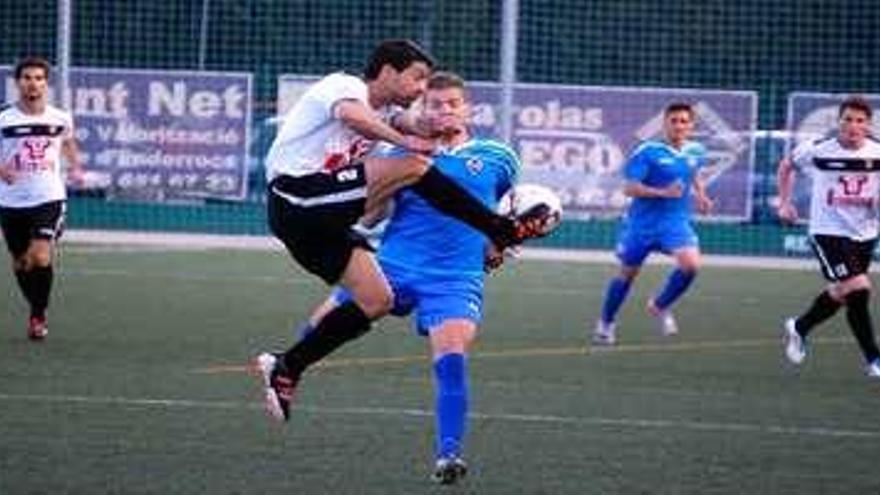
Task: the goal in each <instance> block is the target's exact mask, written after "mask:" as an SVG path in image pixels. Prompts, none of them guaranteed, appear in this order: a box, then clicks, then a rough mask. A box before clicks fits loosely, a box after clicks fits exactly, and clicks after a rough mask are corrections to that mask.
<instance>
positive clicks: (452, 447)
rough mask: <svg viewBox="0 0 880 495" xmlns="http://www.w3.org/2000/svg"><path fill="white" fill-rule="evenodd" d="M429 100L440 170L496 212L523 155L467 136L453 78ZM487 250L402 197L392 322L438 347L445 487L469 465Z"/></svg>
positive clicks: (480, 240) (385, 258) (460, 93)
mask: <svg viewBox="0 0 880 495" xmlns="http://www.w3.org/2000/svg"><path fill="white" fill-rule="evenodd" d="M424 98H425V101H424V107H423V112H424V115H425V117H426V118H427V121H428V122H430V123H431V125H432V126H434V127H435V128H436V129H438V131H440V135H441V139H440V141H441V149H444V150H445V151H443V152H442V153H441V154H439V155H437V156H435V157H434V160H433V165H434V166H435V167H437V168H438V169H439V170H440V171H442V172H443V173H444V174H445V175H447V176H449V177H450V178H452V179H453V180H455V181H456V182H457V183H458V184H460V185H461V186H462V187H463V188H464V189H465V190H467V191H468V192H469V193H470V194H471V195H473V196H474V197H475V198H478V199H479V200H480V201H482V202H483V203H484V204H485V205H486V206H488V207H492V208H494V207H495V206H496V205H497V201H498V199H499V198H500V197H501V196H502V195H503V194H504V193H505V192H506V191H507V190H508V189H510V187H511V186H512V185H513V182H514V181H515V179H516V177H517V174H518V170H519V159H518V158H517V156H516V154H515V153H514V152H513V151H512V150H511V149H510V148H508V147H507V146H505V145H503V144H501V143H499V142H497V141H492V140H485V139H474V138H472V137H471V136H470V135H469V133H468V130H467V125H466V124H467V117H468V115H469V109H470V106H469V104H468V100H467V95H466V91H465V87H464V82H463V81H462V80H461V78H459V77H458V76H456V75H455V74H452V73H448V72H438V73H436V74H434V75H433V76H432V77H431V78H430V80H429V82H428V86H427V91H426V93H425V97H424ZM487 249H489V250H490V251H489V252H490V253H492V250H493V249H494V248H492V247H491V244H490V243H488V242H487V239H486V237H485V236H484V235H483V234H481V233H480V232H479V231H477V230H474V229H473V228H471V227H469V226H467V225H466V224H464V223H462V222H460V221H458V220H456V219H454V218H451V217H448V216H445V215H443V214H442V213H440V212H439V211H438V210H436V209H434V208H433V207H432V206H430V205H429V204H428V203H427V202H426V201H425V200H424V199H422V198H421V197H420V196H419V195H417V194H415V193H414V192H412V191H409V190H402V191H400V192H398V194H397V195H396V197H395V201H394V207H393V213H392V216H391V218H390V220H389V222H388V224H387V227H386V229H385V232H384V235H383V238H382V244H381V247H380V248H379V251H378V253H377V258H378V260H379V264H380V265H381V267H382V270H383V272H384V273H385V275H386V277H387V279H388V281H389V284H390V285H391V291H392V293H393V295H394V296H393V297H394V304H393V307H392V308H391V311H390V312H391V314H394V315H397V316H406V315H410V314H412V315H413V319H414V324H415V328H416V331H417V332H418V333H419V334H420V335H423V336H427V337H428V339H429V341H430V345H431V351H432V356H433V368H434V376H435V382H436V405H435V406H436V464H435V467H434V472H433V474H432V478H433V479H434V480H435V481H437V482H438V483H442V484H451V483H455V482H456V481H458V480H459V479H460V478H461V477H462V476H464V474H465V472H466V469H467V468H466V464H465V463H464V461H463V460H462V457H461V453H462V444H463V439H464V434H465V423H466V415H467V409H468V386H467V373H466V356H467V353H468V350H469V349H470V347H471V344H472V342H473V340H474V337H475V336H476V333H477V327H478V325H479V323H480V320H481V318H482V306H483V283H484V280H483V277H484V259H485V258H484V256H485V255H486V253H487V251H486V250H487ZM493 254H494V253H493ZM349 300H351V294H350V292H349V291H347V290H345V289H343V288H341V287H338V288H336V289H335V290H334V291H333V293H332V294H331V296H330V298H329V299H328V300H327V301H325V303H324V304H323V305H321V307H319V308H318V310H317V311H316V312H315V314H313V315H312V318H311V322H310V325H312V326H313V325H316V324H317V323H318V322H319V321H320V320H321V319H322V317H323V316H324V315H325V314H327V313H328V312H329V311H331V310H332V309H334V308H336V307H338V306H339V305H341V304H344V303H345V302H347V301H349ZM306 332H308V329H306Z"/></svg>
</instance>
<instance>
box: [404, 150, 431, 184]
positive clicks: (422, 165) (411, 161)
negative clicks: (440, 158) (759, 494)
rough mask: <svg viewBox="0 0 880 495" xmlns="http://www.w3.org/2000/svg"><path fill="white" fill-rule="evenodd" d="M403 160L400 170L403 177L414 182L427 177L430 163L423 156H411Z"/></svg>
mask: <svg viewBox="0 0 880 495" xmlns="http://www.w3.org/2000/svg"><path fill="white" fill-rule="evenodd" d="M402 160H403V161H402V163H401V167H400V169H401V171H402V173H403V175H404V176H405V177H406V178H408V179H410V180H413V181H415V180H418V179H419V177H421V176H423V175H425V172H427V171H428V167H430V161H429V160H428V158H427V157H425V156H422V155H409V156H406V157H404V158H402Z"/></svg>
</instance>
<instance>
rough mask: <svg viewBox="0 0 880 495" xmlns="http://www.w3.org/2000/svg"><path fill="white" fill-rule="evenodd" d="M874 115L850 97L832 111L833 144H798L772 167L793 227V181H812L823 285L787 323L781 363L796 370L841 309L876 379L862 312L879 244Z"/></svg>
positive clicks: (879, 357) (872, 343) (879, 362)
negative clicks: (814, 335) (816, 334)
mask: <svg viewBox="0 0 880 495" xmlns="http://www.w3.org/2000/svg"><path fill="white" fill-rule="evenodd" d="M872 115H873V111H872V109H871V106H870V104H869V103H868V102H867V101H866V100H865V99H863V98H860V97H850V98H847V99H846V100H844V101H843V102H842V103H841V104H840V107H839V110H838V118H839V122H838V125H839V128H838V131H837V133H836V135H835V136H833V137H830V138H826V139H819V140H816V141H808V142H804V143H802V144H801V145H799V146H797V147H796V148H795V149H794V151H793V152H792V153H791V156H789V157H786V158H784V159H783V160H782V161H781V162H780V164H779V170H778V172H777V182H778V186H779V198H780V204H779V211H778V213H779V217H780V219H782V220H783V221H786V222H792V221H794V220H796V219H797V211H796V210H795V208H794V206H793V204H792V201H791V197H792V191H793V189H794V182H795V174H794V172H795V171H796V170H797V171H801V172H804V173H806V174H809V175H810V177H811V178H812V181H813V185H812V193H811V194H812V195H811V201H810V220H809V234H810V240H811V243H812V246H813V250H814V251H815V253H816V257H817V258H818V260H819V263H820V265H821V268H822V273H823V274H824V276H825V278H826V279H828V281H829V282H830V284H829V285H828V287H827V288H826V290H824V291H822V293H821V294H819V296H818V297H817V298H816V299H815V300H814V301H813V304H812V305H811V306H810V307H809V308H808V309H807V311H806V312H805V313H803V314H802V315H800V316H798V317H796V318H789V319H788V320H786V322H785V325H784V343H785V355H786V357H787V358H788V360H789V361H790V362H791V363H793V364H800V363H801V362H802V361H803V360H804V358H805V357H806V355H807V345H806V343H807V336H808V335H809V333H810V331H811V330H812V329H813V328H814V327H815V326H816V325H818V324H819V323H821V322H823V321H825V320H827V319H828V318H830V317H831V316H833V315H834V314H835V313H836V312H837V310H838V309H840V308H841V306H846V318H847V321H848V322H849V326H850V328H851V330H852V332H853V335H854V336H855V338H856V340H857V341H858V344H859V348H860V349H861V351H862V355H863V356H864V358H865V362H866V363H867V368H866V370H867V374H868V376H869V377H872V378H880V349H878V347H877V342H876V339H875V337H874V329H873V324H872V323H871V315H870V312H869V309H868V308H869V306H870V294H871V280H870V278H868V275H867V273H868V268H869V266H870V264H871V258H872V255H873V252H874V248H875V246H876V245H877V237H878V223H880V222H878V205H880V142H878V141H877V140H876V139H875V138H873V137H872V136H871V135H870V127H871V117H872Z"/></svg>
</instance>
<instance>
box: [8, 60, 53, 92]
mask: <svg viewBox="0 0 880 495" xmlns="http://www.w3.org/2000/svg"><path fill="white" fill-rule="evenodd" d="M50 67H51V66H50V65H49V62H48V61H46V59H44V58H41V57H26V58H24V59H22V60H21V61H19V62H18V63H17V64H15V71H14V72H15V83H16V85H17V86H18V93H19V94H20V95H21V99H22V100H24V101H39V100H42V99H43V98H45V97H46V94H47V92H48V90H49V71H50Z"/></svg>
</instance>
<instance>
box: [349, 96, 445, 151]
mask: <svg viewBox="0 0 880 495" xmlns="http://www.w3.org/2000/svg"><path fill="white" fill-rule="evenodd" d="M334 112H335V115H336V118H338V119H339V120H341V121H342V122H344V123H345V124H346V125H347V126H349V127H351V128H352V129H354V130H355V131H357V132H358V133H359V134H361V135H362V136H364V137H366V138H367V139H372V140H380V141H386V142H389V143H391V144H393V145H396V146H400V147H401V148H406V149H408V150H410V151H415V152H417V153H431V152H432V151H433V150H434V144H433V143H432V142H430V141H428V140H426V139H423V138H420V137H418V136H414V135H410V134H404V133H402V132H400V131H398V130H397V129H395V128H394V127H392V126H391V125H389V124H387V123H385V122H384V121H383V120H382V119H380V118H379V117H378V116H377V115H376V112H374V111H373V110H372V109H371V108H369V107H368V106H367V105H365V104H364V103H363V102H361V101H358V100H354V99H350V100H341V101H339V102H337V103H336V105H335V106H334Z"/></svg>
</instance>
